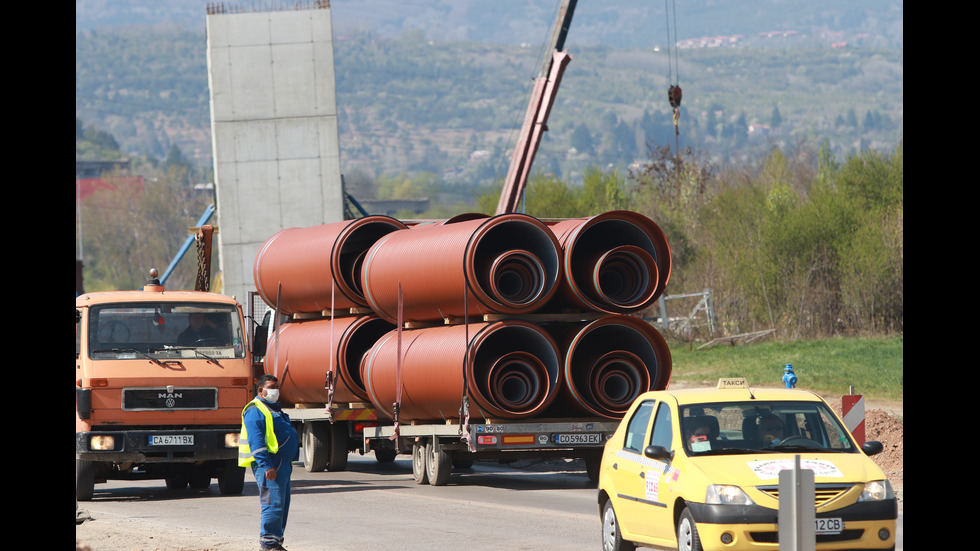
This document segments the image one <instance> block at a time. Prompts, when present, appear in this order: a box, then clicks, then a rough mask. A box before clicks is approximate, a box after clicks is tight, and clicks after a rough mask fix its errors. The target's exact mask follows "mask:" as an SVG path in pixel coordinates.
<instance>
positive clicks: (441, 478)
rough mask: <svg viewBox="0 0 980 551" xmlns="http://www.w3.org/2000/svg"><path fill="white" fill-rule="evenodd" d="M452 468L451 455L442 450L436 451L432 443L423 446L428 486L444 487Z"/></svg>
mask: <svg viewBox="0 0 980 551" xmlns="http://www.w3.org/2000/svg"><path fill="white" fill-rule="evenodd" d="M452 468H453V455H452V453H451V452H447V451H445V450H443V449H441V448H440V449H439V450H438V451H436V445H435V443H434V442H429V443H428V444H426V445H425V474H426V475H427V476H428V477H429V484H432V485H433V486H445V485H446V483H447V482H449V474H450V473H451V472H452Z"/></svg>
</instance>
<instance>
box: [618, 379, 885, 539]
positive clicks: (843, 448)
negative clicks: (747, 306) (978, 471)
mask: <svg viewBox="0 0 980 551" xmlns="http://www.w3.org/2000/svg"><path fill="white" fill-rule="evenodd" d="M881 450H882V445H881V443H879V442H866V443H865V444H864V446H858V445H857V444H856V443H855V441H854V439H853V438H852V436H851V434H850V433H849V432H848V431H847V429H845V428H844V426H843V424H842V423H841V421H840V419H839V418H838V417H837V415H835V414H834V412H833V410H832V409H831V408H830V407H829V406H828V405H827V403H826V402H825V401H824V400H823V399H821V398H820V397H819V396H817V395H816V394H813V393H811V392H808V391H805V390H799V389H758V388H750V387H749V385H748V384H747V383H746V382H745V380H744V379H724V380H721V381H719V386H718V388H701V389H681V390H663V391H653V392H646V393H644V394H642V395H640V396H639V397H638V398H637V399H636V400H635V401H634V403H633V405H632V406H631V407H630V409H629V411H627V413H626V415H625V416H624V417H623V420H622V421H621V422H620V424H619V427H618V428H617V429H616V432H615V433H614V434H613V436H612V438H610V439H609V440H608V441H607V442H606V445H605V449H604V450H603V455H602V463H601V466H600V467H599V515H600V518H601V519H602V545H603V549H604V551H621V550H631V549H633V548H634V547H636V546H645V547H655V548H666V549H681V550H699V549H705V550H725V551H729V550H731V551H734V550H742V549H767V550H776V549H779V527H778V524H777V521H778V514H779V472H780V471H781V470H783V469H793V468H794V467H795V465H796V461H797V460H798V461H799V463H800V466H801V468H803V469H810V470H812V471H813V474H814V482H815V496H814V498H815V501H816V521H815V523H816V524H815V527H814V528H815V534H816V548H817V549H818V550H825V549H894V548H895V525H896V519H897V518H898V502H897V500H896V499H895V494H894V492H893V491H892V488H891V485H890V484H889V483H888V480H887V479H886V478H885V474H884V472H882V470H881V469H880V468H879V467H878V466H877V465H876V464H875V463H874V462H873V461H872V460H871V459H870V458H869V457H868V456H869V455H874V454H876V453H879V452H881ZM797 456H798V457H797Z"/></svg>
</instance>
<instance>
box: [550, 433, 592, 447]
mask: <svg viewBox="0 0 980 551" xmlns="http://www.w3.org/2000/svg"><path fill="white" fill-rule="evenodd" d="M601 443H602V434H601V433H598V432H582V433H572V434H556V435H555V444H564V445H575V444H601Z"/></svg>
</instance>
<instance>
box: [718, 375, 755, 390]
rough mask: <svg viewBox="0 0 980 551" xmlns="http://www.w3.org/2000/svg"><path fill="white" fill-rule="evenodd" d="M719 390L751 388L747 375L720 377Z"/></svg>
mask: <svg viewBox="0 0 980 551" xmlns="http://www.w3.org/2000/svg"><path fill="white" fill-rule="evenodd" d="M717 388H718V389H719V390H721V389H728V388H749V382H748V381H746V380H745V377H722V378H720V379H718V386H717Z"/></svg>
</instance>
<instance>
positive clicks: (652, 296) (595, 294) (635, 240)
mask: <svg viewBox="0 0 980 551" xmlns="http://www.w3.org/2000/svg"><path fill="white" fill-rule="evenodd" d="M551 230H552V231H553V232H554V233H555V236H556V237H557V238H558V241H559V242H560V243H561V246H562V251H563V261H562V262H563V264H562V273H563V276H564V277H563V280H562V285H561V292H560V293H559V295H558V296H557V297H556V298H555V301H556V302H558V301H562V302H566V303H567V302H570V303H572V304H574V305H577V306H579V307H582V308H587V309H591V310H596V311H599V312H606V313H611V314H628V313H632V312H638V311H640V310H642V309H644V308H646V307H648V306H650V305H651V304H653V302H654V301H656V300H657V298H659V297H660V295H661V294H663V292H664V289H665V288H666V286H667V281H668V280H669V279H670V271H671V254H670V247H669V246H668V244H667V238H666V236H665V235H664V232H663V230H661V229H660V227H659V226H658V225H657V224H656V223H654V222H653V221H652V220H650V219H649V218H647V217H646V216H643V215H642V214H639V213H636V212H631V211H623V210H620V211H610V212H606V213H604V214H600V215H597V216H593V217H591V218H585V219H578V220H564V221H560V222H554V223H552V224H551ZM554 306H555V305H549V307H554Z"/></svg>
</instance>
